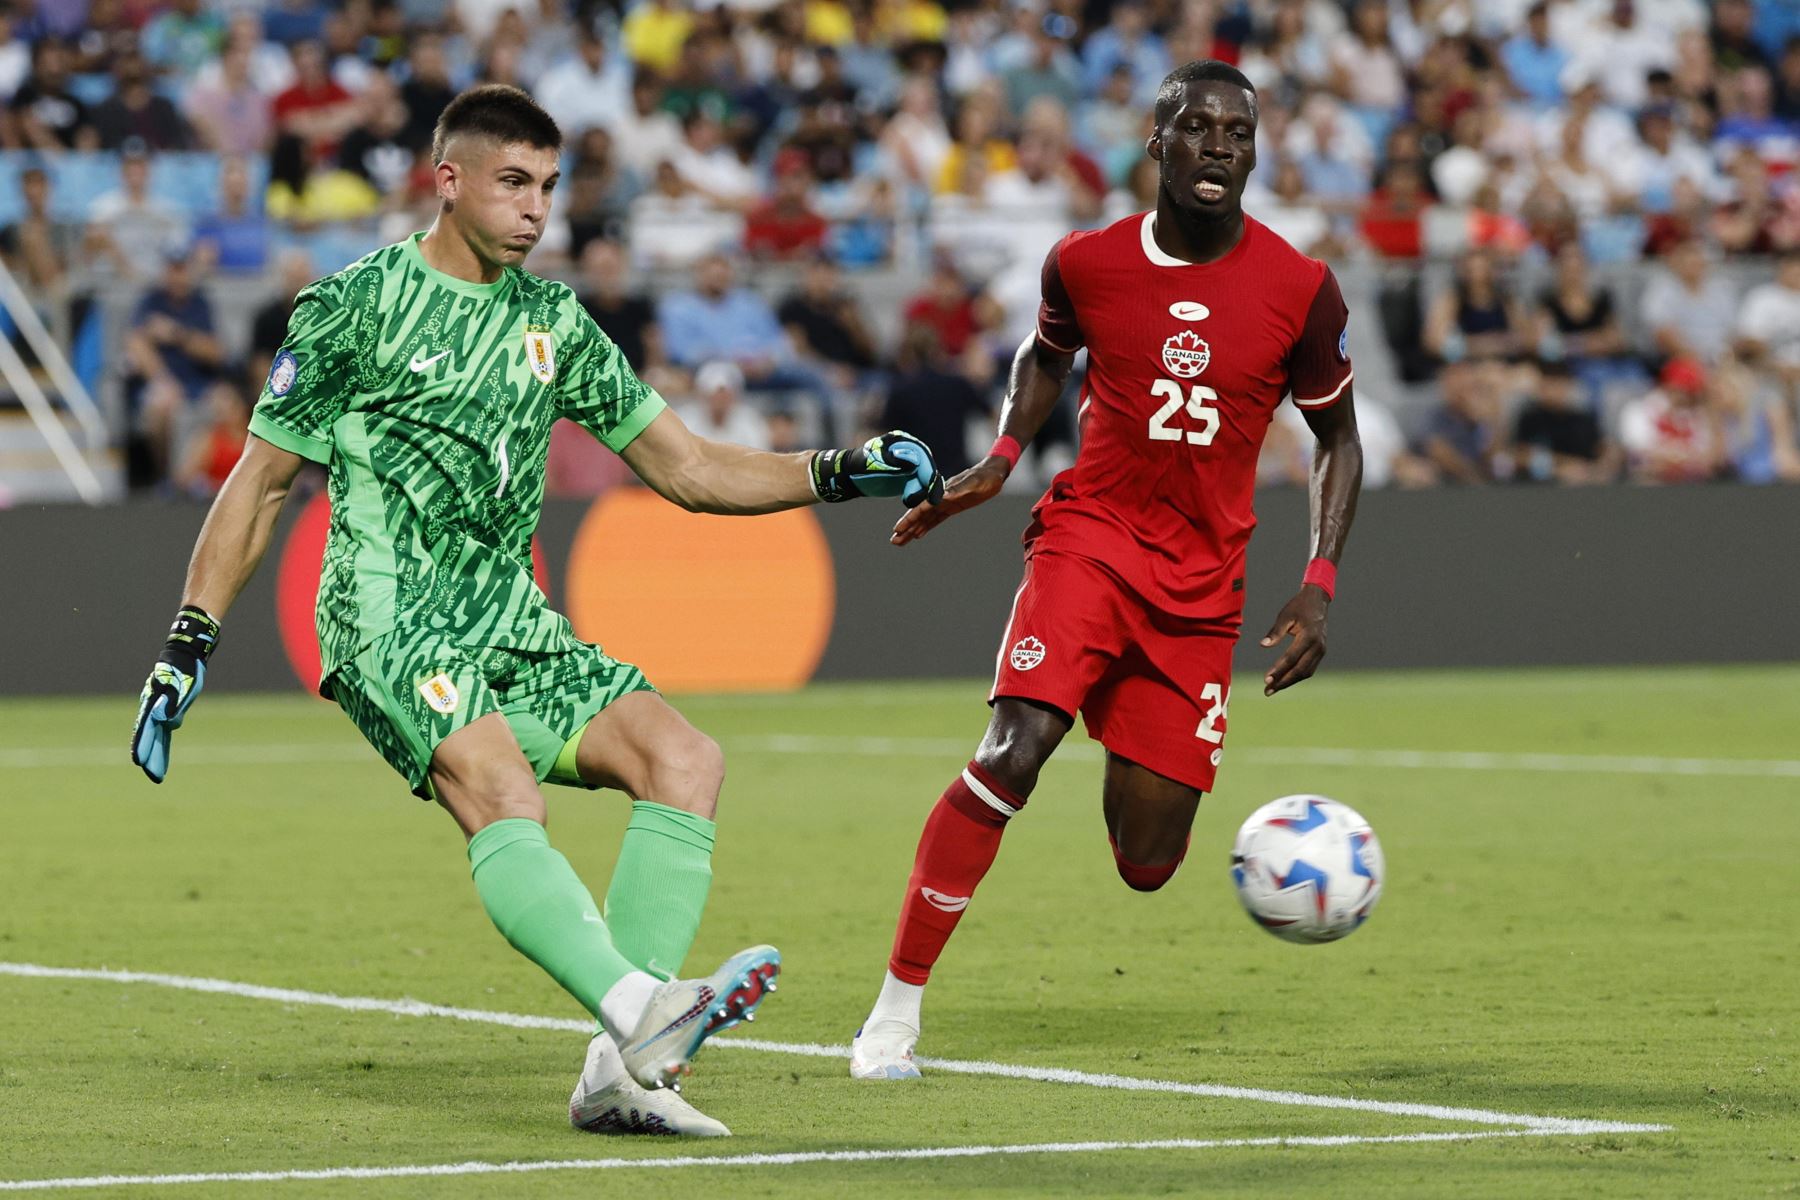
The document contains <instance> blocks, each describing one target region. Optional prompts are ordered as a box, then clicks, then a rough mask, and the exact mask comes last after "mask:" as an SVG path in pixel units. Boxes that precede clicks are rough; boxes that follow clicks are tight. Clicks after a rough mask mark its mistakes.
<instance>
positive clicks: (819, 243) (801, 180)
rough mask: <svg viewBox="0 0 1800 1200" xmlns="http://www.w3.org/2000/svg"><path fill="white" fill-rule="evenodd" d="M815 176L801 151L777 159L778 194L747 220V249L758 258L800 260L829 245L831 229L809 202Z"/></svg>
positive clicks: (745, 237)
mask: <svg viewBox="0 0 1800 1200" xmlns="http://www.w3.org/2000/svg"><path fill="white" fill-rule="evenodd" d="M811 189H812V174H811V172H810V171H809V170H808V168H807V164H806V155H805V153H804V152H803V151H800V150H793V149H788V150H783V151H782V152H781V153H780V154H778V155H776V156H775V191H774V194H772V195H770V196H769V197H768V198H767V199H765V200H763V201H762V202H760V203H759V204H757V205H756V207H754V208H752V209H751V210H750V212H749V214H748V215H747V216H746V217H745V218H744V249H745V250H747V251H749V252H750V253H751V254H752V255H754V256H756V257H757V258H798V257H802V256H805V255H808V254H811V253H813V252H815V251H817V250H819V249H820V248H821V247H823V246H824V245H825V237H826V235H827V234H828V233H830V231H831V230H830V226H828V225H827V224H826V223H825V218H824V217H821V216H820V215H819V214H818V213H816V212H814V211H813V209H812V205H811V203H810V200H809V192H810V191H811Z"/></svg>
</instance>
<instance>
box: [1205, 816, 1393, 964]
mask: <svg viewBox="0 0 1800 1200" xmlns="http://www.w3.org/2000/svg"><path fill="white" fill-rule="evenodd" d="M1385 874H1386V870H1385V867H1384V865H1383V863H1382V860H1381V844H1380V843H1379V842H1377V841H1376V840H1375V831H1374V830H1372V829H1370V828H1369V823H1368V822H1367V821H1365V820H1363V819H1362V817H1361V816H1360V815H1358V813H1357V812H1356V810H1355V809H1353V808H1351V807H1350V806H1349V805H1347V804H1339V803H1338V802H1337V801H1336V800H1328V799H1326V798H1325V797H1324V796H1283V797H1282V798H1281V799H1279V800H1271V801H1269V802H1268V803H1267V804H1265V805H1263V806H1262V807H1261V808H1259V809H1257V810H1256V811H1255V812H1253V813H1251V814H1250V819H1249V820H1247V821H1245V822H1244V826H1243V828H1242V829H1239V830H1238V835H1237V843H1236V844H1235V845H1233V846H1232V848H1231V880H1232V882H1233V883H1235V884H1236V885H1237V894H1238V899H1239V900H1240V901H1242V902H1243V905H1244V911H1245V912H1247V913H1249V914H1250V919H1251V920H1252V921H1255V922H1256V923H1257V924H1258V925H1261V926H1262V927H1263V928H1264V929H1266V930H1268V931H1269V932H1270V933H1272V934H1274V935H1275V936H1276V937H1278V938H1282V939H1284V940H1286V941H1290V942H1306V943H1312V942H1335V941H1337V939H1339V938H1341V937H1344V936H1345V935H1346V934H1349V933H1350V932H1351V931H1352V930H1354V929H1355V928H1356V927H1357V926H1358V925H1361V924H1362V923H1363V922H1364V921H1366V920H1368V918H1369V911H1370V910H1371V909H1373V908H1374V907H1375V901H1377V900H1379V899H1380V898H1381V881H1382V877H1383V876H1384V875H1385Z"/></svg>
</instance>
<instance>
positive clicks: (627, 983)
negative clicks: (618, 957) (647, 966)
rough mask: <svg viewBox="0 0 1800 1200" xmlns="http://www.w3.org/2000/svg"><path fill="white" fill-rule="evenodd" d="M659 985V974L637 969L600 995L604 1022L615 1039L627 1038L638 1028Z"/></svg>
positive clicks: (601, 1020) (601, 1013)
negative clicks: (657, 976) (657, 975)
mask: <svg viewBox="0 0 1800 1200" xmlns="http://www.w3.org/2000/svg"><path fill="white" fill-rule="evenodd" d="M656 987H657V978H656V976H654V975H651V974H649V973H648V972H645V971H633V972H631V973H630V974H629V975H626V976H624V977H622V978H621V979H620V980H619V982H617V983H615V984H613V985H612V986H611V987H609V988H607V989H606V995H604V996H602V997H600V1023H601V1024H602V1025H604V1026H605V1027H606V1031H607V1032H608V1033H610V1034H612V1035H613V1038H614V1040H615V1041H621V1042H622V1041H624V1040H625V1039H626V1038H629V1037H630V1036H631V1034H632V1032H633V1031H634V1030H636V1029H637V1026H638V1022H639V1021H640V1020H642V1019H643V1016H644V1009H645V1008H646V1007H648V1006H649V1004H650V996H651V994H652V993H653V992H655V991H656Z"/></svg>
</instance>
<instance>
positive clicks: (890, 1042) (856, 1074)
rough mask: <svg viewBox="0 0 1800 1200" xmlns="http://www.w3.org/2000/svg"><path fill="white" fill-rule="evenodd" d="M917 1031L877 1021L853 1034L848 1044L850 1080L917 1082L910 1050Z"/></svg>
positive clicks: (916, 1067)
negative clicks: (901, 1080)
mask: <svg viewBox="0 0 1800 1200" xmlns="http://www.w3.org/2000/svg"><path fill="white" fill-rule="evenodd" d="M918 1040H919V1031H918V1030H917V1029H915V1028H913V1027H912V1026H911V1025H907V1024H905V1023H904V1022H901V1021H891V1020H889V1021H877V1022H875V1023H874V1024H873V1025H866V1026H864V1027H863V1028H861V1029H859V1030H857V1031H856V1038H855V1040H853V1041H852V1042H851V1043H850V1078H852V1079H917V1078H919V1067H918V1064H917V1063H915V1062H913V1046H914V1045H915V1044H916V1043H917V1042H918Z"/></svg>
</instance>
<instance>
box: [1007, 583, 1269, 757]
mask: <svg viewBox="0 0 1800 1200" xmlns="http://www.w3.org/2000/svg"><path fill="white" fill-rule="evenodd" d="M1236 644H1237V628H1236V622H1225V621H1204V622H1202V621H1195V620H1192V619H1190V618H1177V617H1171V616H1169V615H1168V614H1166V613H1162V612H1157V611H1155V610H1152V609H1150V608H1149V607H1147V606H1146V605H1145V604H1144V602H1143V600H1142V599H1140V598H1139V597H1138V596H1137V595H1136V594H1135V593H1133V592H1132V591H1131V590H1130V589H1128V588H1126V587H1125V586H1124V585H1122V584H1121V583H1120V582H1119V581H1118V580H1117V579H1116V578H1114V576H1113V575H1112V574H1111V573H1110V572H1109V571H1107V570H1106V568H1105V567H1102V566H1101V565H1099V564H1098V563H1095V562H1091V561H1089V560H1088V559H1084V558H1075V557H1072V556H1069V555H1064V554H1053V553H1050V554H1034V555H1032V556H1030V557H1029V558H1027V559H1026V560H1025V582H1024V583H1022V584H1021V585H1020V586H1019V594H1018V596H1017V597H1016V598H1015V599H1014V600H1013V610H1012V619H1011V620H1009V621H1008V622H1007V624H1006V636H1005V637H1004V638H1003V639H1002V640H1001V643H1000V655H999V662H998V665H997V667H996V670H995V673H994V688H993V691H992V692H990V693H989V694H988V700H989V702H990V703H991V702H992V701H994V700H995V699H997V698H999V697H1001V696H1015V697H1018V698H1020V699H1024V700H1035V701H1038V702H1039V703H1041V704H1048V705H1050V706H1051V707H1053V708H1057V709H1061V710H1062V711H1063V712H1065V713H1069V714H1070V715H1071V716H1073V715H1074V714H1075V713H1076V712H1080V713H1081V715H1082V718H1083V719H1084V720H1085V721H1086V723H1087V730H1088V735H1089V736H1090V737H1093V738H1094V739H1095V740H1097V741H1099V742H1100V743H1101V744H1102V745H1104V746H1105V747H1106V748H1107V749H1108V750H1110V751H1112V752H1113V753H1114V754H1118V755H1120V756H1122V757H1124V758H1128V759H1130V760H1131V761H1132V762H1135V763H1137V764H1138V765H1139V766H1142V767H1147V768H1149V769H1150V770H1152V771H1155V772H1156V773H1157V774H1158V775H1163V776H1166V777H1168V778H1170V779H1173V780H1175V781H1177V782H1179V783H1185V784H1187V785H1188V786H1189V787H1192V788H1197V789H1199V790H1200V791H1203V792H1209V791H1211V790H1212V786H1213V776H1214V775H1215V774H1216V773H1217V772H1218V769H1219V761H1220V759H1221V758H1223V757H1224V744H1225V707H1226V705H1227V703H1229V701H1230V699H1231V651H1232V648H1233V647H1234V646H1235V645H1236Z"/></svg>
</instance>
